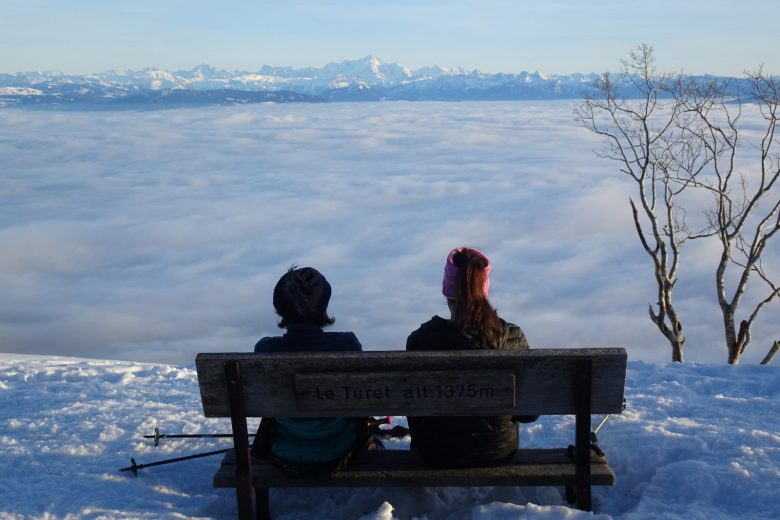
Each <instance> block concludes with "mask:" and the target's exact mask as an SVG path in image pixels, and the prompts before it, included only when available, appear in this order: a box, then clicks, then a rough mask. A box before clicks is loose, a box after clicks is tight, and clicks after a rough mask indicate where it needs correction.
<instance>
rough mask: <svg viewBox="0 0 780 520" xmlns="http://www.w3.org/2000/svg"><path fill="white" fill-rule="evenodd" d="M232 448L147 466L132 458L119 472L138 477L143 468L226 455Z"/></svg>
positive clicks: (159, 461)
mask: <svg viewBox="0 0 780 520" xmlns="http://www.w3.org/2000/svg"><path fill="white" fill-rule="evenodd" d="M231 449H232V448H226V449H224V450H216V451H207V452H206V453H196V454H194V455H186V456H184V457H176V458H174V459H166V460H158V461H157V462H149V463H147V464H136V463H135V459H134V458H130V466H128V467H126V468H122V469H120V470H119V471H132V472H133V475H135V476H136V477H137V476H138V470H139V469H143V468H151V467H152V466H162V465H163V464H173V463H174V462H181V461H183V460H192V459H199V458H201V457H209V456H211V455H218V454H220V453H226V452H227V451H228V450H231Z"/></svg>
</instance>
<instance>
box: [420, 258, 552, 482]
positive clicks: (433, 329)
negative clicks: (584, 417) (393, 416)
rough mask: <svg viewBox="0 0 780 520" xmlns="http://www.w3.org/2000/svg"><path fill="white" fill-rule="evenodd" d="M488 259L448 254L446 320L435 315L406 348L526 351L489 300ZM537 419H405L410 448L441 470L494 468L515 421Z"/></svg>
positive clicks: (511, 443)
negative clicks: (408, 429)
mask: <svg viewBox="0 0 780 520" xmlns="http://www.w3.org/2000/svg"><path fill="white" fill-rule="evenodd" d="M489 289H490V260H488V258H487V257H486V256H485V255H484V254H483V253H481V252H480V251H477V250H476V249H471V248H468V247H460V248H457V249H453V250H452V251H450V254H449V255H448V256H447V262H446V264H445V266H444V278H443V280H442V293H443V294H444V297H445V298H446V299H447V306H448V307H449V310H450V318H449V319H445V318H441V317H439V316H434V317H433V318H431V319H430V320H428V321H427V322H425V323H423V324H422V325H421V326H420V328H419V329H417V330H415V331H414V332H412V333H411V334H410V335H409V337H408V338H407V340H406V350H473V349H476V350H479V349H487V350H521V349H527V348H528V342H527V341H526V339H525V334H524V333H523V331H522V330H521V329H520V327H518V326H517V325H515V324H513V323H508V322H506V321H504V320H503V319H501V318H499V316H498V313H497V312H496V310H495V309H494V308H493V307H492V306H491V305H490V302H488V299H487V297H488V291H489ZM537 418H538V416H528V417H526V416H518V417H512V416H499V417H493V416H491V417H409V418H408V420H409V428H410V430H411V435H412V445H411V447H412V449H413V450H416V451H418V452H419V453H420V455H421V456H422V457H423V458H424V459H425V460H426V462H428V463H429V464H432V465H435V466H442V467H469V466H485V465H497V464H501V463H503V462H506V461H508V460H509V459H511V458H512V456H513V455H514V453H515V451H516V450H517V448H518V445H519V437H518V426H517V423H518V422H532V421H535V420H536V419H537Z"/></svg>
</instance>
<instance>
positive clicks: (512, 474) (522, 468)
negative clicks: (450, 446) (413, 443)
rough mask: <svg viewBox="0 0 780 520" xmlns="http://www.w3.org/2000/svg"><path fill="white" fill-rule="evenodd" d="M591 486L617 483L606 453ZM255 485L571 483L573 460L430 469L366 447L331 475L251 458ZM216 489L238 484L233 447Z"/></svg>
mask: <svg viewBox="0 0 780 520" xmlns="http://www.w3.org/2000/svg"><path fill="white" fill-rule="evenodd" d="M591 476H592V480H591V482H592V484H593V485H600V486H612V485H614V484H615V474H614V472H613V471H612V469H611V468H610V467H609V464H607V461H606V459H605V458H603V457H598V456H596V455H594V454H592V456H591ZM252 481H253V484H254V485H255V486H256V487H341V486H343V487H374V486H385V487H403V486H520V485H535V486H545V485H549V486H571V485H574V483H575V470H574V462H573V461H572V459H570V458H569V456H568V455H567V452H566V450H565V449H521V450H518V451H517V453H516V455H515V458H514V459H513V460H512V461H511V462H510V463H508V464H504V465H501V466H494V467H481V468H453V469H443V468H431V466H428V465H426V464H425V463H424V462H423V461H422V460H421V459H420V458H419V456H418V455H417V454H415V453H413V452H410V451H406V450H378V451H367V452H363V453H361V454H359V455H357V456H356V457H355V458H354V459H353V460H351V461H350V463H349V466H348V467H347V468H346V469H345V470H342V471H339V472H336V473H334V474H333V475H331V476H330V477H328V478H327V479H303V478H295V477H290V476H287V475H285V474H284V473H282V472H281V471H280V470H278V469H277V468H276V467H275V466H273V465H271V464H270V463H268V462H266V461H258V460H257V459H253V461H252ZM214 487H218V488H230V487H235V457H234V454H233V452H232V450H231V451H229V452H228V453H227V454H226V455H225V457H224V459H223V461H222V464H221V466H220V468H219V470H218V471H217V473H216V475H215V476H214Z"/></svg>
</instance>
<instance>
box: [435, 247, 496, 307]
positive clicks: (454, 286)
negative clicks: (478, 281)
mask: <svg viewBox="0 0 780 520" xmlns="http://www.w3.org/2000/svg"><path fill="white" fill-rule="evenodd" d="M460 251H471V252H472V253H474V254H476V255H477V256H479V257H481V258H482V259H483V260H484V261H485V264H486V266H485V274H486V275H487V276H485V284H484V285H483V286H482V292H483V293H485V298H487V297H488V291H489V290H490V259H488V257H486V256H485V255H484V254H483V253H482V252H481V251H477V250H476V249H473V248H470V247H456V248H455V249H453V250H452V251H450V254H449V255H447V263H446V264H444V278H443V279H442V282H441V293H442V294H443V295H444V297H445V298H448V299H450V300H454V299H455V298H457V296H458V275H459V273H460V268H458V267H456V266H455V264H454V263H453V261H452V258H453V257H454V256H455V253H458V252H460Z"/></svg>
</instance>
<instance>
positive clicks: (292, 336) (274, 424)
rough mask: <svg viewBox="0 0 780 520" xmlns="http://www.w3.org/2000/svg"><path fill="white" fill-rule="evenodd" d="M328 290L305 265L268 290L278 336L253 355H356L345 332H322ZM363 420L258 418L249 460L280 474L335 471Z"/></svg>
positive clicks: (358, 437)
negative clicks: (262, 461) (255, 459)
mask: <svg viewBox="0 0 780 520" xmlns="http://www.w3.org/2000/svg"><path fill="white" fill-rule="evenodd" d="M330 294H331V288H330V284H329V283H328V281H327V280H326V279H325V277H324V276H322V274H320V273H319V272H318V271H317V270H316V269H313V268H311V267H303V268H292V269H290V270H289V271H288V272H287V273H286V274H285V275H284V276H282V278H281V279H280V280H279V282H278V283H277V284H276V287H275V288H274V299H273V302H274V308H275V309H276V312H277V313H278V314H279V316H281V318H282V319H281V321H280V322H279V327H281V328H285V329H287V330H286V332H285V333H284V335H282V336H272V337H265V338H262V339H261V340H260V341H258V342H257V344H256V345H255V352H332V351H361V350H362V347H361V345H360V342H359V341H358V339H357V337H355V335H354V334H353V333H351V332H325V331H323V330H322V328H323V327H324V326H327V325H331V324H332V323H333V322H334V320H333V318H330V317H329V316H328V315H327V305H328V301H329V300H330ZM365 435H366V432H365V420H363V419H354V418H339V417H336V418H311V419H289V418H284V417H279V418H276V419H275V420H273V421H269V420H266V419H263V423H262V424H261V426H260V429H259V430H258V432H257V436H256V438H255V443H254V445H253V447H252V454H253V456H257V457H263V458H264V457H265V456H269V457H270V459H271V460H272V461H273V462H274V463H275V464H277V465H278V466H279V467H281V468H282V469H283V470H285V471H286V472H288V473H290V474H293V475H299V476H317V475H324V474H328V473H331V472H332V471H335V470H337V469H339V467H341V466H342V465H343V464H344V463H345V462H346V461H347V459H348V458H349V456H350V454H351V453H352V451H353V450H354V449H355V448H356V447H359V446H360V445H361V443H364V442H365Z"/></svg>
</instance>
